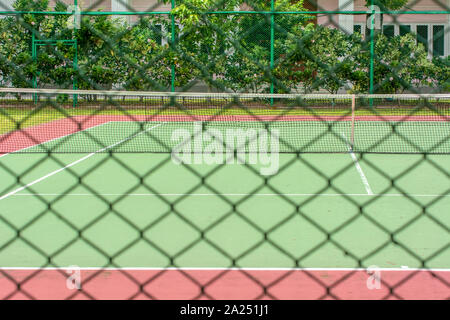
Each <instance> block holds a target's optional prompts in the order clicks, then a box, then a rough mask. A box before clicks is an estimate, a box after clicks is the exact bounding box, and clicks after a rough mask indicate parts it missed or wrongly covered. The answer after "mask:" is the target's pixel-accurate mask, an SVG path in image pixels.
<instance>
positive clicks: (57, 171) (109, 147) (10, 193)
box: [0, 123, 163, 201]
mask: <svg viewBox="0 0 450 320" xmlns="http://www.w3.org/2000/svg"><path fill="white" fill-rule="evenodd" d="M162 124H163V123H160V124H158V125H156V126H153V127H151V128H149V129H146V130H144V131H141V132H139V133H137V134H135V135H133V136H131V137H128V138H126V139H123V140H121V141H119V142H116V143H114V144H112V145H110V146H107V147H105V148H102V149H100V150H97V151H95V152H92V153H90V154H88V155H87V156H84V157H83V158H81V159H78V160H77V161H74V162H72V163H70V164H68V165H67V166H65V167H63V168H60V169H58V170H55V171H53V172H50V173H49V174H47V175H45V176H43V177H41V178H39V179H37V180H34V181H33V182H30V183H28V184H26V185H24V186H23V187H20V188H18V189H16V190H14V191H11V192H9V193H7V194H5V195H3V196H1V197H0V201H1V200H4V199H6V198H8V197H10V196H12V195H14V194H16V193H17V192H20V191H22V190H25V189H27V188H28V187H31V186H32V185H34V184H36V183H38V182H41V181H42V180H45V179H47V178H49V177H51V176H54V175H55V174H57V173H59V172H61V171H64V170H66V169H67V168H70V167H73V166H74V165H76V164H78V163H80V162H82V161H84V160H86V159H89V158H90V157H92V156H94V155H96V154H97V153H99V152H103V151H105V150H108V149H111V148H114V147H115V146H117V145H119V144H122V143H124V142H126V141H129V140H131V139H133V138H135V137H137V136H139V135H141V134H143V133H145V132H147V131H150V130H152V129H154V128H156V127H159V126H161V125H162Z"/></svg>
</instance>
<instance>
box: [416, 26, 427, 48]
mask: <svg viewBox="0 0 450 320" xmlns="http://www.w3.org/2000/svg"><path fill="white" fill-rule="evenodd" d="M417 43H421V44H423V46H424V47H425V50H426V51H428V26H426V25H425V26H424V25H419V26H417Z"/></svg>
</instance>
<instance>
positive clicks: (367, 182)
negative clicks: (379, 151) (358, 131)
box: [342, 133, 373, 196]
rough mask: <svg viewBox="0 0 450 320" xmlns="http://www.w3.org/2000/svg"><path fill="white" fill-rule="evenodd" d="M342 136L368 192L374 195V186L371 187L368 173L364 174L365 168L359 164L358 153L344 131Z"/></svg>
mask: <svg viewBox="0 0 450 320" xmlns="http://www.w3.org/2000/svg"><path fill="white" fill-rule="evenodd" d="M342 137H343V138H344V139H345V142H346V143H347V147H348V151H349V152H350V156H351V157H352V159H353V162H354V163H355V167H356V171H358V173H359V176H360V178H361V180H362V182H363V184H364V188H365V189H366V191H367V194H368V195H370V196H372V195H373V191H372V188H371V187H370V184H369V180H367V177H366V175H365V174H364V171H363V169H362V168H361V166H360V165H359V161H358V158H357V157H356V155H355V154H354V153H353V150H352V147H351V146H350V144H349V143H348V140H347V137H346V136H345V134H343V133H342Z"/></svg>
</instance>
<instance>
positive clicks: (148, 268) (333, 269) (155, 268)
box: [0, 267, 450, 272]
mask: <svg viewBox="0 0 450 320" xmlns="http://www.w3.org/2000/svg"><path fill="white" fill-rule="evenodd" d="M0 270H5V271H8V270H9V271H15V270H17V271H20V270H49V271H52V270H73V267H66V268H65V267H42V268H40V267H0ZM79 270H85V271H100V270H104V271H119V270H121V271H166V270H172V271H177V270H180V271H230V270H231V271H369V270H370V271H374V270H377V271H403V272H404V271H428V272H450V269H445V268H429V269H426V268H297V267H295V268H236V267H233V268H225V267H217V268H203V267H198V268H195V267H187V268H183V267H180V268H174V267H169V268H158V267H124V268H114V267H105V268H102V267H80V268H79Z"/></svg>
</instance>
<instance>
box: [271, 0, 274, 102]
mask: <svg viewBox="0 0 450 320" xmlns="http://www.w3.org/2000/svg"><path fill="white" fill-rule="evenodd" d="M270 11H271V14H270V93H271V94H273V93H274V91H275V90H274V89H275V88H274V79H273V69H274V67H275V15H274V14H273V12H274V11H275V0H271V3H270ZM270 105H271V106H273V97H272V98H270Z"/></svg>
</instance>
